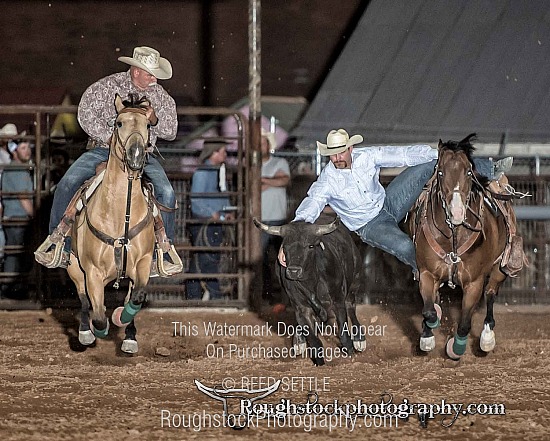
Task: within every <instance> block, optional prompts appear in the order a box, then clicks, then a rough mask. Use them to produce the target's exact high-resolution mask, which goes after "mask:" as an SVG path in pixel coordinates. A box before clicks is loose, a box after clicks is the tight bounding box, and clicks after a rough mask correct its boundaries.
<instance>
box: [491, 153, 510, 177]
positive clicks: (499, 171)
mask: <svg viewBox="0 0 550 441" xmlns="http://www.w3.org/2000/svg"><path fill="white" fill-rule="evenodd" d="M513 163H514V158H513V157H512V156H508V157H506V158H502V159H499V160H498V161H497V162H495V164H494V165H493V167H494V176H495V179H496V180H497V181H498V180H499V179H500V178H501V177H502V176H503V175H504V173H508V172H509V171H510V170H512V164H513Z"/></svg>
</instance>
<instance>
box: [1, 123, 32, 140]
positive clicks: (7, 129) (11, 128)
mask: <svg viewBox="0 0 550 441" xmlns="http://www.w3.org/2000/svg"><path fill="white" fill-rule="evenodd" d="M26 134H27V132H26V131H24V132H21V133H17V126H16V125H15V124H12V123H8V124H6V125H5V126H4V127H2V128H1V129H0V136H4V137H6V138H7V137H8V136H9V137H11V138H19V137H21V136H25V135H26Z"/></svg>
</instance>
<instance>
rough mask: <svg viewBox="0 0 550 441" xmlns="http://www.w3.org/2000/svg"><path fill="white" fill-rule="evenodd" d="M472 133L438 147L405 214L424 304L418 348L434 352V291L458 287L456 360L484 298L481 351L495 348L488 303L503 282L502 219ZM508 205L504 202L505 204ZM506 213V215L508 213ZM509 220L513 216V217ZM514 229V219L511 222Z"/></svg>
mask: <svg viewBox="0 0 550 441" xmlns="http://www.w3.org/2000/svg"><path fill="white" fill-rule="evenodd" d="M474 136H475V134H471V135H469V136H468V137H466V138H465V139H463V140H462V141H459V142H456V141H448V142H446V143H442V142H441V141H440V142H439V147H438V150H439V155H438V160H437V165H436V168H435V173H434V175H433V177H432V179H431V180H430V181H429V183H428V185H427V192H425V193H424V194H423V195H422V196H421V197H420V198H419V200H418V202H417V204H416V206H415V207H414V208H413V210H412V212H411V213H410V214H411V216H410V218H409V221H408V222H409V225H408V226H409V231H411V232H413V233H414V234H413V239H414V242H415V245H416V260H417V264H418V269H419V278H420V280H419V283H420V293H421V295H422V299H423V301H424V307H423V310H422V315H423V317H424V321H423V330H422V334H421V338H420V349H421V350H423V351H426V352H428V351H431V350H433V349H434V348H435V337H434V334H433V329H435V328H437V327H438V326H439V324H440V318H441V308H440V306H439V305H438V302H439V287H440V286H442V284H443V283H445V282H446V283H447V284H448V285H449V287H451V288H454V287H455V286H456V285H459V286H460V287H461V288H462V292H463V296H462V310H461V316H460V322H459V324H458V328H457V330H456V333H455V334H454V336H453V337H451V338H450V339H449V340H448V342H447V346H446V352H447V355H448V356H449V357H450V358H451V359H454V360H458V359H460V357H461V356H462V355H463V354H464V352H465V350H466V344H467V339H468V334H469V333H470V329H471V322H472V314H473V312H474V308H475V307H476V306H477V304H478V303H479V301H480V299H481V295H482V294H485V298H486V304H487V311H486V316H485V320H484V328H483V331H482V333H481V338H480V347H481V349H482V350H483V351H484V352H490V351H492V350H493V349H494V346H495V334H494V331H493V328H494V326H495V320H494V316H493V303H494V300H495V296H496V295H497V293H498V290H499V287H500V285H501V284H502V282H503V281H504V280H505V279H506V277H507V276H506V274H505V273H504V272H503V271H502V270H501V267H500V265H501V260H502V256H503V253H504V251H505V247H506V244H507V240H508V232H507V231H508V230H507V228H508V227H507V224H506V221H505V219H504V216H503V215H502V214H501V213H499V212H498V209H495V207H494V206H493V205H494V204H492V202H491V200H490V194H489V192H488V191H487V190H486V186H487V184H488V180H487V179H486V178H483V177H481V176H480V175H479V174H478V173H477V172H476V170H475V167H474V164H473V162H472V156H471V155H472V153H473V152H474V147H473V145H472V144H471V140H472V138H473V137H474ZM506 204H509V202H506ZM510 211H511V210H510ZM512 216H513V212H512ZM511 221H512V222H513V223H514V226H515V217H513V218H512V219H511Z"/></svg>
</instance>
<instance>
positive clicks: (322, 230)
mask: <svg viewBox="0 0 550 441" xmlns="http://www.w3.org/2000/svg"><path fill="white" fill-rule="evenodd" d="M338 225H340V218H339V217H337V218H336V219H334V220H333V221H332V222H331V223H330V224H326V225H318V226H317V229H316V231H315V234H316V235H317V236H322V235H324V234H329V233H332V232H333V231H334V230H336V229H337V228H338Z"/></svg>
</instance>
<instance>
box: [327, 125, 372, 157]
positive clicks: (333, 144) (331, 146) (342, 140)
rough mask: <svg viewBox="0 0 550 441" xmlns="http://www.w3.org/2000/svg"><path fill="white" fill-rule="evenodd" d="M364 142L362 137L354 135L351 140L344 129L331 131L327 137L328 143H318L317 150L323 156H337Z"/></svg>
mask: <svg viewBox="0 0 550 441" xmlns="http://www.w3.org/2000/svg"><path fill="white" fill-rule="evenodd" d="M361 142H363V137H362V136H361V135H353V136H352V137H351V138H350V137H349V135H348V132H346V131H345V130H344V129H338V130H331V131H330V132H329V134H328V135H327V143H326V144H323V143H322V142H319V141H317V148H318V149H319V153H321V156H330V155H337V154H338V153H342V152H343V151H345V150H347V149H348V148H350V147H351V146H352V145H355V144H359V143H361Z"/></svg>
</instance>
